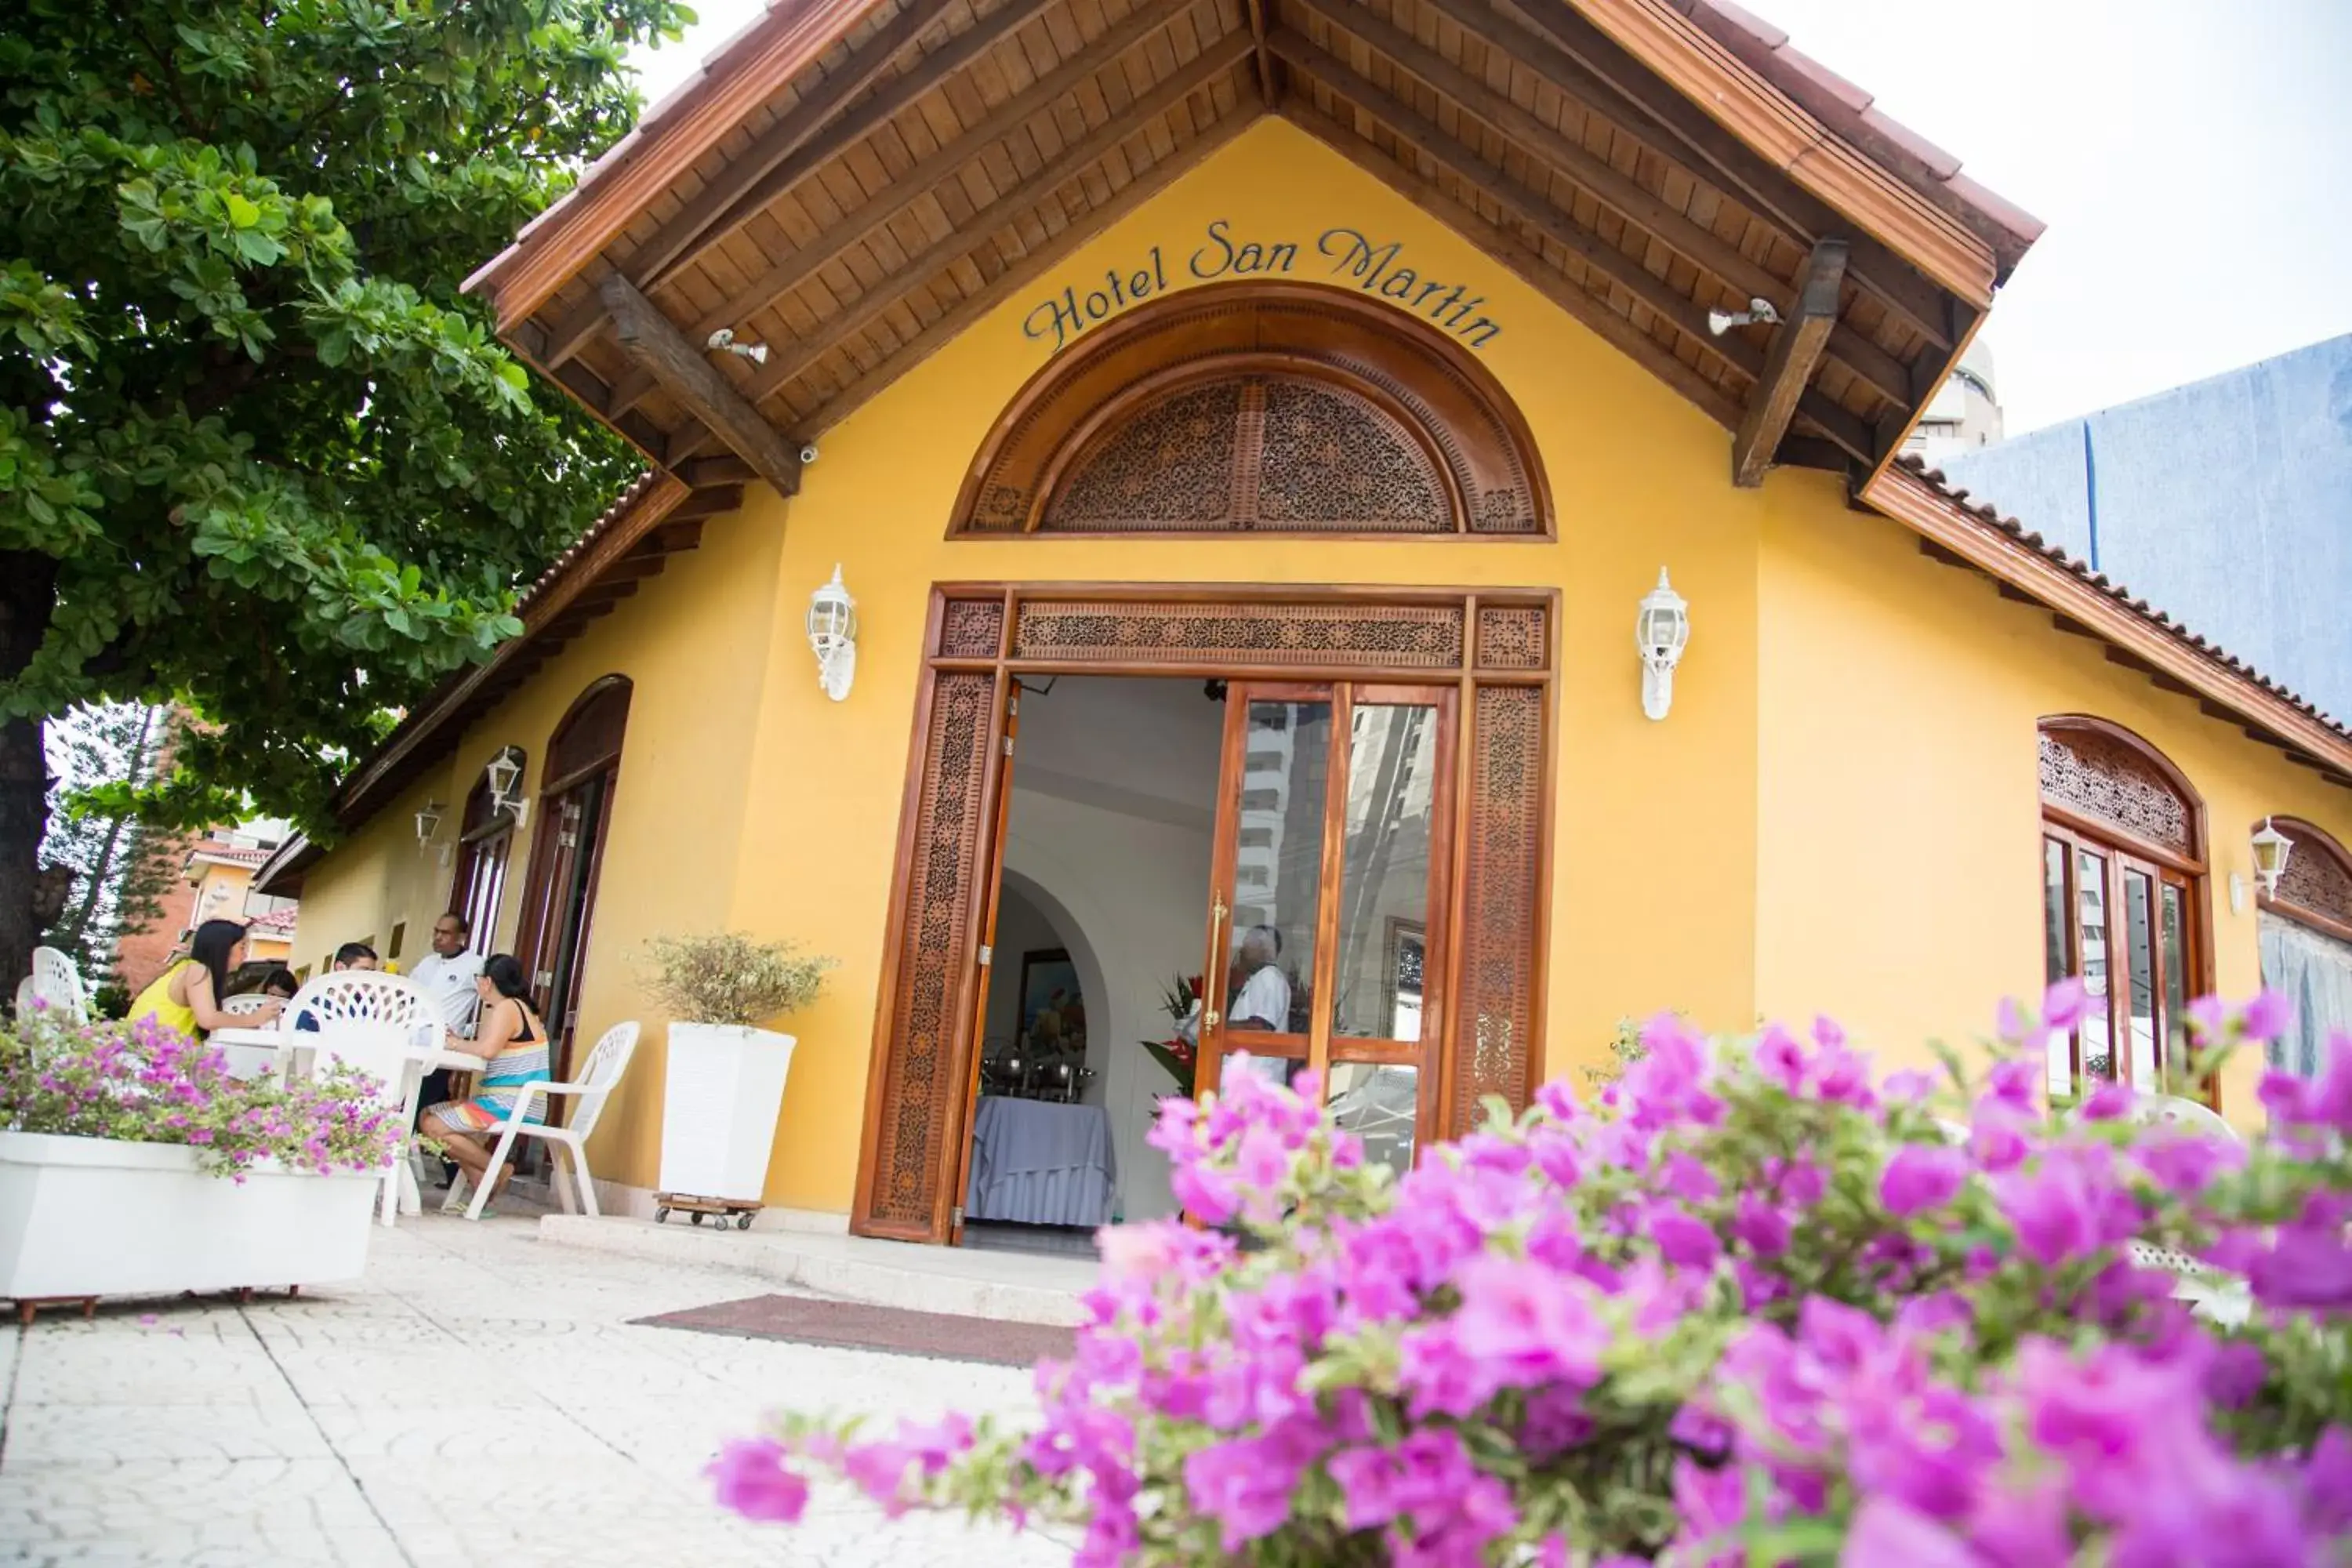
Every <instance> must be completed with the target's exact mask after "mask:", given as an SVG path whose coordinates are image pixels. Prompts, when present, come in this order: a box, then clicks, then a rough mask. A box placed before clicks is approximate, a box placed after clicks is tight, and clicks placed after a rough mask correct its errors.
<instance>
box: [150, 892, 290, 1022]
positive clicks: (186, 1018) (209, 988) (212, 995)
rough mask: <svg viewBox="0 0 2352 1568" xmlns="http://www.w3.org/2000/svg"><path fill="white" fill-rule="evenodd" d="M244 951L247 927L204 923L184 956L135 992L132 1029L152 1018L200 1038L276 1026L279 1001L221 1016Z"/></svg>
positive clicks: (279, 1007) (229, 923)
mask: <svg viewBox="0 0 2352 1568" xmlns="http://www.w3.org/2000/svg"><path fill="white" fill-rule="evenodd" d="M244 947H245V928H244V927H243V926H241V925H239V924H237V923H236V921H205V923H204V924H202V925H200V926H198V927H197V928H196V934H195V936H194V938H193V939H191V940H190V942H189V943H188V956H187V957H185V958H184V959H182V960H180V961H179V962H178V963H174V964H173V965H172V966H171V967H170V968H169V969H166V970H165V971H164V972H163V973H161V974H159V975H157V976H156V977H155V979H154V981H153V982H152V984H149V986H148V987H147V989H146V990H144V991H142V992H141V993H139V994H138V996H137V997H136V998H135V999H134V1000H133V1001H132V1002H131V1011H130V1013H129V1014H128V1015H127V1016H128V1019H129V1021H130V1022H131V1023H133V1024H135V1023H137V1022H138V1021H139V1020H140V1019H142V1018H149V1017H152V1018H153V1019H155V1020H156V1021H157V1022H158V1023H160V1024H162V1025H163V1026H164V1027H166V1028H169V1029H176V1030H178V1031H179V1032H180V1033H181V1034H183V1035H187V1036H191V1037H197V1038H201V1037H204V1036H205V1035H208V1034H210V1033H211V1032H212V1031H213V1030H215V1029H221V1028H232V1029H235V1028H244V1029H257V1028H261V1027H263V1026H267V1025H268V1024H269V1023H271V1022H272V1021H274V1020H275V1019H276V1018H277V1016H278V1012H279V1010H280V1009H281V1008H283V1007H284V1006H285V1004H284V1003H283V1002H279V1001H275V1000H273V1001H272V1002H271V1003H270V1004H269V1005H268V1006H266V1007H264V1008H262V1009H261V1010H260V1011H258V1012H254V1013H247V1014H245V1015H243V1016H237V1015H235V1014H230V1013H224V1012H222V1011H221V1009H220V1005H221V1001H222V999H223V998H224V997H225V996H226V994H228V972H229V971H230V970H232V969H235V968H236V964H237V957H238V954H239V953H240V952H242V951H243V949H244Z"/></svg>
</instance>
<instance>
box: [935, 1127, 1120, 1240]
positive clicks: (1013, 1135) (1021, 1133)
mask: <svg viewBox="0 0 2352 1568" xmlns="http://www.w3.org/2000/svg"><path fill="white" fill-rule="evenodd" d="M1114 1169H1115V1165H1114V1162H1113V1160H1112V1157H1111V1149H1110V1118H1109V1117H1108V1116H1106V1115H1105V1114H1104V1113H1103V1109H1102V1107H1100V1106H1098V1105H1059V1104H1054V1103H1051V1102H1048V1101H1045V1100H1008V1099H1005V1098H1003V1097H1002V1096H999V1095H984V1096H982V1099H981V1101H980V1110H979V1112H978V1114H977V1115H976V1117H975V1118H974V1120H973V1122H972V1131H971V1196H970V1197H969V1198H968V1199H967V1200H966V1202H965V1204H964V1217H965V1218H966V1219H994V1220H1020V1221H1023V1222H1024V1223H1026V1224H1030V1225H1082V1226H1103V1225H1108V1224H1109V1223H1110V1214H1111V1188H1112V1175H1113V1172H1114Z"/></svg>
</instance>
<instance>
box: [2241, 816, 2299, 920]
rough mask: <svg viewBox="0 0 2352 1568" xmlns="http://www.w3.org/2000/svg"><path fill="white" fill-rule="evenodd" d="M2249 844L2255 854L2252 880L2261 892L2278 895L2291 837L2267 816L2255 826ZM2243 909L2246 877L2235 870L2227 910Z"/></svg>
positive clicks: (2270, 896) (2288, 854) (2292, 845)
mask: <svg viewBox="0 0 2352 1568" xmlns="http://www.w3.org/2000/svg"><path fill="white" fill-rule="evenodd" d="M2248 847H2249V848H2251V849H2252V851H2253V854H2254V880H2255V881H2256V882H2258V883H2260V884H2261V885H2262V889H2263V897H2264V898H2270V899H2274V898H2276V897H2278V890H2279V879H2280V878H2282V877H2284V876H2285V875H2286V862H2287V858H2288V857H2289V856H2291V855H2293V854H2294V839H2292V838H2289V837H2287V836H2286V835H2285V834H2284V833H2281V832H2280V831H2279V830H2278V826H2277V825H2276V824H2275V823H2273V821H2272V820H2271V819H2270V818H2269V817H2267V816H2265V817H2263V825H2262V826H2260V827H2257V828H2256V829H2254V836H2253V837H2252V839H2251V840H2249V841H2248ZM2245 909H2246V879H2244V878H2243V877H2241V876H2239V875H2238V874H2237V873H2236V872H2234V871H2233V872H2231V874H2230V912H2231V914H2243V913H2244V912H2245Z"/></svg>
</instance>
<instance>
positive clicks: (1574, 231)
mask: <svg viewBox="0 0 2352 1568" xmlns="http://www.w3.org/2000/svg"><path fill="white" fill-rule="evenodd" d="M1269 41H1270V43H1271V44H1272V47H1273V48H1274V52H1275V53H1276V56H1278V57H1279V58H1281V59H1282V60H1284V61H1285V62H1286V64H1288V65H1289V66H1290V68H1292V69H1293V70H1296V71H1297V72H1298V73H1299V74H1300V75H1301V76H1303V77H1305V78H1307V79H1308V80H1310V81H1314V82H1318V83H1320V84H1321V85H1322V86H1323V87H1325V88H1327V89H1329V90H1330V91H1331V92H1333V93H1335V94H1337V95H1338V96H1339V97H1340V98H1342V99H1345V100H1347V101H1348V102H1349V103H1351V104H1354V105H1355V106H1356V107H1357V108H1358V109H1360V110H1363V111H1365V112H1366V113H1368V114H1370V115H1371V116H1372V117H1373V118H1374V119H1376V120H1378V121H1381V123H1382V124H1384V125H1386V126H1387V127H1388V128H1389V129H1390V130H1391V132H1394V133H1395V134H1396V135H1397V136H1398V137H1400V138H1401V139H1402V140H1403V141H1405V142H1410V143H1411V144H1412V146H1413V147H1414V148H1416V149H1417V150H1418V151H1420V152H1421V153H1423V154H1425V155H1426V156H1428V157H1429V158H1431V159H1432V160H1433V161H1434V162H1435V163H1439V164H1440V165H1442V166H1443V167H1444V168H1445V169H1447V170H1449V171H1450V172H1451V173H1452V174H1454V178H1456V179H1458V180H1460V181H1461V182H1462V183H1463V184H1465V185H1466V186H1468V187H1470V188H1472V189H1474V190H1476V191H1478V192H1479V193H1480V194H1481V195H1485V196H1486V197H1487V198H1488V199H1489V200H1491V201H1493V202H1495V203H1496V205H1500V206H1503V207H1505V208H1507V209H1509V210H1510V211H1512V212H1514V213H1516V214H1517V216H1519V218H1520V219H1521V220H1522V221H1524V222H1526V223H1527V224H1528V226H1530V227H1533V228H1535V229H1537V230H1538V231H1539V232H1541V233H1542V235H1543V236H1544V237H1545V238H1547V239H1549V240H1550V241H1551V242H1552V243H1553V244H1555V245H1558V246H1559V247H1560V248H1561V249H1563V250H1565V251H1567V252H1569V253H1570V255H1572V256H1575V257H1576V258H1578V259H1580V260H1581V261H1582V262H1584V263H1585V265H1587V266H1588V267H1590V268H1592V269H1593V270H1594V271H1596V272H1599V273H1601V274H1602V275H1604V276H1606V277H1607V278H1609V279H1611V280H1612V281H1613V282H1615V283H1616V284H1617V285H1618V286H1619V287H1621V288H1622V289H1624V290H1625V291H1626V292H1627V293H1628V294H1630V295H1632V296H1633V298H1634V299H1636V300H1640V301H1641V303H1642V304H1643V305H1644V306H1646V307H1648V308H1649V309H1650V310H1654V311H1655V312H1656V313H1657V314H1658V315H1659V316H1661V317H1662V318H1664V320H1666V321H1669V322H1671V323H1673V324H1674V325H1675V327H1676V328H1678V329H1680V330H1681V331H1682V332H1683V333H1684V335H1685V337H1687V338H1688V339H1690V341H1691V342H1694V343H1696V345H1697V347H1698V348H1699V350H1700V352H1701V353H1705V354H1706V355H1708V356H1709V357H1710V358H1713V359H1715V360H1717V361H1719V362H1720V363H1723V364H1725V365H1727V366H1729V367H1730V368H1731V369H1733V370H1735V371H1737V372H1738V374H1740V375H1741V376H1743V377H1745V378H1746V379H1747V380H1748V381H1751V382H1752V381H1758V380H1760V379H1762V377H1763V374H1764V352H1763V351H1762V350H1761V349H1759V348H1758V347H1757V346H1756V345H1755V344H1753V343H1751V342H1748V341H1747V339H1745V338H1743V337H1738V336H1735V335H1732V334H1729V333H1725V334H1722V335H1720V336H1718V335H1717V334H1716V333H1715V332H1713V331H1709V330H1708V327H1707V322H1706V311H1705V310H1702V309H1701V308H1700V307H1699V306H1698V304H1697V303H1696V302H1695V301H1694V300H1692V299H1691V298H1690V297H1689V296H1688V295H1686V294H1685V293H1683V292H1682V291H1681V290H1680V289H1676V288H1675V286H1674V285H1673V284H1672V283H1669V282H1668V281H1667V280H1666V279H1663V278H1661V277H1659V276H1658V275H1657V274H1656V273H1654V272H1652V271H1651V270H1650V269H1649V268H1646V267H1644V266H1643V265H1642V264H1641V262H1640V261H1638V260H1636V259H1635V258H1633V257H1631V256H1629V255H1627V254H1626V253H1625V252H1624V251H1622V250H1621V249H1619V248H1618V247H1616V246H1613V245H1612V244H1610V243H1609V242H1608V241H1607V240H1605V239H1602V238H1601V237H1600V236H1599V235H1597V234H1595V233H1594V232H1592V231H1591V229H1588V228H1586V227H1584V226H1582V225H1580V224H1579V223H1577V222H1576V221H1575V220H1574V219H1573V218H1571V217H1570V216H1568V215H1567V214H1566V213H1564V212H1562V211H1561V210H1560V209H1559V207H1558V206H1557V205H1554V204H1553V202H1552V201H1551V199H1550V198H1549V196H1547V195H1544V194H1543V193H1542V192H1540V191H1538V190H1536V189H1534V188H1533V187H1531V186H1529V185H1527V184H1522V183H1520V182H1519V181H1517V180H1516V179H1513V178H1512V177H1510V176H1509V175H1508V174H1505V173H1504V172H1503V171H1502V170H1501V169H1498V168H1496V166H1495V165H1494V164H1493V163H1489V162H1487V161H1486V159H1485V158H1484V157H1482V156H1480V155H1479V154H1478V153H1476V152H1475V150H1473V149H1472V148H1470V147H1469V146H1467V145H1465V143H1463V142H1459V141H1456V140H1455V139H1454V137H1452V136H1449V135H1448V134H1446V132H1444V130H1443V129H1442V128H1440V127H1439V126H1438V125H1437V124H1436V123H1435V122H1434V121H1431V120H1429V119H1428V118H1427V117H1426V116H1424V115H1423V114H1422V113H1421V112H1420V111H1419V110H1415V109H1413V108H1412V106H1411V105H1409V104H1406V103H1404V102H1403V101H1402V100H1399V99H1397V98H1395V97H1394V96H1392V95H1391V94H1390V93H1388V92H1386V91H1385V90H1383V89H1381V88H1378V87H1376V86H1374V85H1373V84H1372V83H1371V82H1370V81H1369V80H1367V79H1364V78H1363V77H1360V76H1358V75H1357V74H1356V73H1355V72H1353V71H1352V70H1350V69H1349V68H1348V67H1347V65H1346V64H1345V63H1344V62H1343V61H1341V60H1340V59H1339V57H1338V56H1336V55H1333V54H1331V53H1330V52H1329V51H1328V50H1326V49H1323V48H1321V47H1318V45H1316V44H1315V43H1313V42H1312V41H1310V40H1309V39H1308V38H1307V37H1306V36H1305V35H1303V34H1300V33H1295V32H1292V31H1290V30H1289V29H1288V28H1283V27H1278V28H1276V29H1275V31H1274V34H1273V36H1272V37H1271V39H1270V40H1269ZM1662 354H1663V351H1662ZM1664 357H1671V356H1664ZM1645 363H1650V362H1645ZM1802 410H1803V413H1804V415H1805V417H1806V418H1807V419H1808V420H1810V421H1811V422H1812V423H1813V424H1814V425H1816V426H1819V427H1820V429H1821V431H1822V434H1823V435H1825V436H1827V437H1830V438H1831V439H1832V440H1834V441H1836V442H1837V443H1838V444H1839V445H1840V446H1843V447H1846V448H1847V450H1849V451H1851V452H1852V453H1853V455H1854V456H1855V457H1856V458H1861V459H1862V460H1864V462H1867V461H1870V460H1871V458H1873V456H1874V443H1873V437H1872V434H1871V431H1870V428H1869V426H1867V425H1865V424H1864V422H1863V421H1862V420H1860V419H1858V418H1856V417H1855V416H1853V415H1852V414H1850V413H1848V412H1846V410H1844V409H1843V408H1841V407H1839V406H1838V405H1836V404H1834V403H1832V401H1831V400H1830V399H1829V398H1827V397H1825V396H1822V395H1821V394H1819V393H1817V392H1808V393H1807V394H1806V395H1805V397H1804V399H1803V403H1802Z"/></svg>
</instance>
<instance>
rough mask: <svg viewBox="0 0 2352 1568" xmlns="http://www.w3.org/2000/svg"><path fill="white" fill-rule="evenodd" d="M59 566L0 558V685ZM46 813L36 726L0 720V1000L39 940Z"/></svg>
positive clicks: (49, 598)
mask: <svg viewBox="0 0 2352 1568" xmlns="http://www.w3.org/2000/svg"><path fill="white" fill-rule="evenodd" d="M57 581H58V563H57V562H56V560H55V559H53V558H52V557H50V556H47V555H42V554H39V553H37V552H31V551H23V552H16V551H10V552H0V682H6V681H13V680H15V679H16V678H17V677H19V676H21V675H22V674H23V673H24V671H25V667H26V665H28V664H30V663H31V662H32V659H33V654H34V651H35V650H36V649H37V648H38V647H40V646H41V636H42V634H43V633H44V632H46V631H47V629H48V625H49V612H50V609H51V608H52V606H53V605H55V604H56V596H57ZM48 815H49V769H48V759H47V756H45V755H44V754H43V752H42V746H41V721H40V720H38V719H37V718H23V719H10V720H7V721H5V722H0V1001H5V1000H9V999H13V998H14V997H15V995H16V982H17V981H18V980H20V979H22V978H23V977H24V976H25V975H26V974H29V973H32V968H33V945H34V943H35V942H37V941H38V940H39V939H40V923H39V917H38V915H37V913H36V912H35V910H34V907H33V902H34V886H35V882H36V880H37V873H38V871H39V868H40V856H41V835H42V832H43V830H44V829H45V828H46V827H47V823H48Z"/></svg>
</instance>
